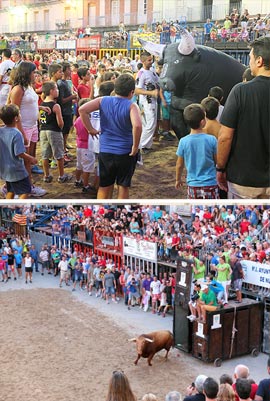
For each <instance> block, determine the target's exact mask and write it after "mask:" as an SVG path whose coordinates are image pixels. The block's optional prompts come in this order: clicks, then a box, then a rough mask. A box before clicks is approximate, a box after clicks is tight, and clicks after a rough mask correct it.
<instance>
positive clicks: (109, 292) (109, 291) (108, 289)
mask: <svg viewBox="0 0 270 401" xmlns="http://www.w3.org/2000/svg"><path fill="white" fill-rule="evenodd" d="M105 292H106V294H107V295H114V294H115V289H114V287H106V288H105Z"/></svg>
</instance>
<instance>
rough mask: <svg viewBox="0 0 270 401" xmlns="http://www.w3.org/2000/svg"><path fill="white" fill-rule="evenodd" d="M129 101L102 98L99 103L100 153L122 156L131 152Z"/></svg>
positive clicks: (111, 97) (115, 97)
mask: <svg viewBox="0 0 270 401" xmlns="http://www.w3.org/2000/svg"><path fill="white" fill-rule="evenodd" d="M131 105H132V102H131V101H130V100H129V99H126V98H122V97H117V96H104V97H103V98H102V101H101V103H100V128H101V135H100V136H99V144H100V152H104V153H113V154H116V155H124V154H128V153H130V152H131V148H132V144H133V137H132V124H131V120H130V107H131Z"/></svg>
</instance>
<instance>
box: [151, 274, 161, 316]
mask: <svg viewBox="0 0 270 401" xmlns="http://www.w3.org/2000/svg"><path fill="white" fill-rule="evenodd" d="M160 286H161V282H160V281H159V280H158V277H157V276H156V275H155V276H154V279H153V281H152V282H151V284H150V292H151V297H152V313H156V304H157V302H158V301H160Z"/></svg>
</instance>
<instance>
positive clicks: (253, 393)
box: [232, 383, 258, 401]
mask: <svg viewBox="0 0 270 401" xmlns="http://www.w3.org/2000/svg"><path fill="white" fill-rule="evenodd" d="M235 387H236V385H235V383H233V385H232V388H233V391H234V392H235V401H239V397H238V394H237V393H236V388H235ZM257 390H258V384H256V383H252V384H251V392H250V395H249V398H251V399H252V400H254V398H255V395H256V392H257Z"/></svg>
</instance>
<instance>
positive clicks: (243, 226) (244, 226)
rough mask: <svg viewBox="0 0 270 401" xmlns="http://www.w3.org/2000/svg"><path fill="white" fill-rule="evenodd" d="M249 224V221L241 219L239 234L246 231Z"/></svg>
mask: <svg viewBox="0 0 270 401" xmlns="http://www.w3.org/2000/svg"><path fill="white" fill-rule="evenodd" d="M249 225H250V222H249V221H241V223H240V224H239V226H240V232H241V234H244V233H248V226H249Z"/></svg>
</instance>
